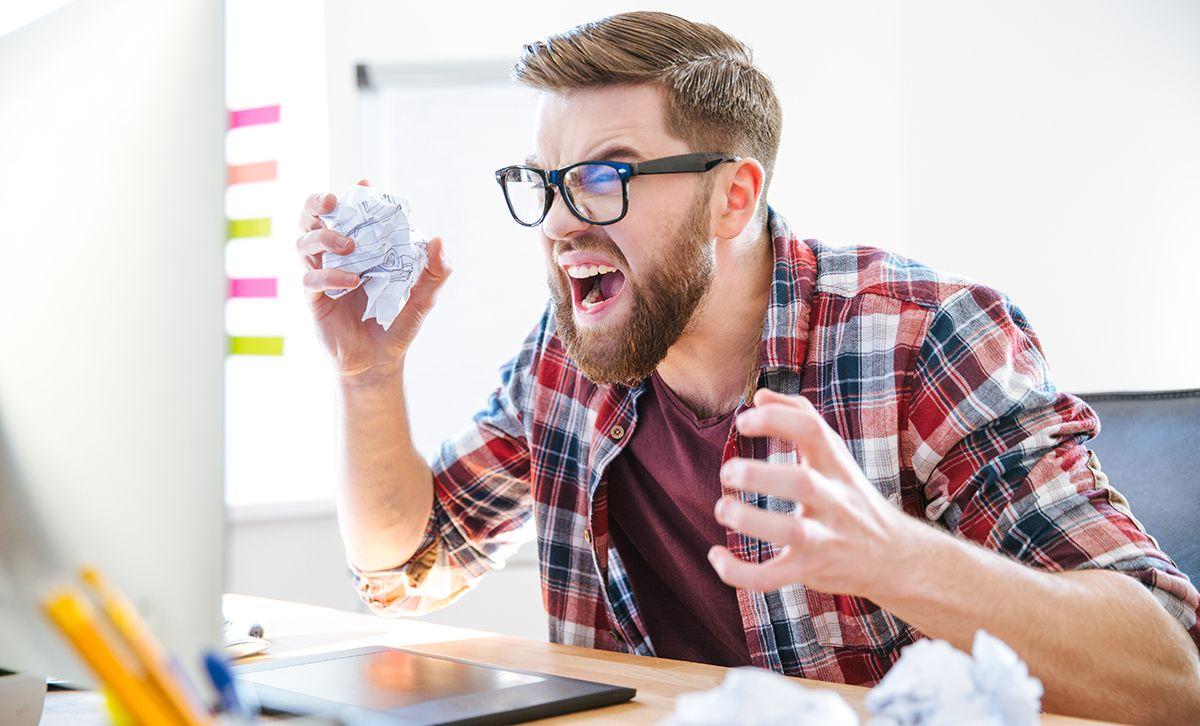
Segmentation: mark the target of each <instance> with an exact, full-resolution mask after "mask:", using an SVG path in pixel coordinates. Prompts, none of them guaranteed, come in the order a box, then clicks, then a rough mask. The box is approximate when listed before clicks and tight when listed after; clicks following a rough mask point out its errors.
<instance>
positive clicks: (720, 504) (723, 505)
mask: <svg viewBox="0 0 1200 726" xmlns="http://www.w3.org/2000/svg"><path fill="white" fill-rule="evenodd" d="M727 509H729V502H728V501H726V500H725V497H721V498H720V499H718V500H717V506H716V508H715V511H716V513H717V516H718V517H724V516H725V510H727Z"/></svg>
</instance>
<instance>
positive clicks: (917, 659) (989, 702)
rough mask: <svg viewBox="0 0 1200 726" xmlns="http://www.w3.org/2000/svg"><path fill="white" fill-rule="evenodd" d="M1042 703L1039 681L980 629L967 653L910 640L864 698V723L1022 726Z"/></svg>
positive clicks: (1037, 719) (1033, 721) (932, 642)
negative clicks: (866, 716)
mask: <svg viewBox="0 0 1200 726" xmlns="http://www.w3.org/2000/svg"><path fill="white" fill-rule="evenodd" d="M1041 703H1042V683H1041V681H1039V680H1038V679H1036V678H1034V677H1032V676H1030V675H1029V669H1028V668H1027V667H1026V665H1025V663H1024V662H1023V661H1022V660H1021V659H1020V658H1019V657H1017V654H1016V653H1015V652H1014V651H1013V649H1012V648H1009V647H1008V646H1007V645H1006V644H1005V643H1004V642H1003V641H1002V640H1000V639H998V638H995V637H993V636H991V635H989V634H988V633H987V632H986V631H983V630H979V631H977V632H976V633H975V641H974V643H973V644H972V648H971V655H969V656H968V655H967V654H966V653H964V652H962V651H961V650H958V649H957V648H955V647H954V646H952V645H950V644H949V643H947V642H946V641H944V640H921V641H917V642H916V643H913V644H912V645H910V646H908V647H907V648H905V649H904V650H903V651H902V653H901V656H900V660H898V661H896V664H895V665H893V666H892V669H891V670H890V671H888V673H887V675H886V676H884V678H883V680H882V681H880V682H879V685H877V686H875V688H873V689H871V692H870V693H868V694H867V698H866V706H867V710H868V711H869V712H870V714H871V718H870V720H869V721H868V724H869V726H917V725H918V724H920V726H941V725H942V724H945V725H947V726H949V725H950V724H955V725H956V726H957V725H959V724H970V725H974V726H984V725H986V726H1027V725H1028V724H1036V723H1039V722H1040V717H1039V713H1040V711H1041Z"/></svg>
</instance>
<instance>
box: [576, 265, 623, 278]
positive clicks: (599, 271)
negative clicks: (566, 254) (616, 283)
mask: <svg viewBox="0 0 1200 726" xmlns="http://www.w3.org/2000/svg"><path fill="white" fill-rule="evenodd" d="M566 270H567V274H568V275H570V276H571V277H576V278H584V277H593V276H595V275H603V274H604V273H606V272H616V271H617V268H615V267H609V266H608V265H567V266H566Z"/></svg>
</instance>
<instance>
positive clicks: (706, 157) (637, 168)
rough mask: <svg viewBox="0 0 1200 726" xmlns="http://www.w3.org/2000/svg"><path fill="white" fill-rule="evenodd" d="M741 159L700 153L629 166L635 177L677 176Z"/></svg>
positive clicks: (668, 157)
mask: <svg viewBox="0 0 1200 726" xmlns="http://www.w3.org/2000/svg"><path fill="white" fill-rule="evenodd" d="M740 158H741V157H737V156H725V155H724V154H713V153H709V152H698V153H694V154H680V155H679V156H667V157H664V158H662V159H653V160H651V161H643V162H641V163H634V164H630V165H629V166H630V172H632V174H631V175H633V176H636V175H638V174H675V173H679V172H690V171H708V170H709V169H712V168H713V167H715V166H719V165H720V164H724V163H725V162H728V161H739V160H740Z"/></svg>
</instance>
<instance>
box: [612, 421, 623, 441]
mask: <svg viewBox="0 0 1200 726" xmlns="http://www.w3.org/2000/svg"><path fill="white" fill-rule="evenodd" d="M608 435H609V436H611V437H613V438H614V439H620V438H624V436H625V428H624V427H623V426H621V425H620V424H617V425H616V426H613V427H612V428H611V429H609V430H608Z"/></svg>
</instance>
